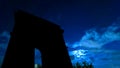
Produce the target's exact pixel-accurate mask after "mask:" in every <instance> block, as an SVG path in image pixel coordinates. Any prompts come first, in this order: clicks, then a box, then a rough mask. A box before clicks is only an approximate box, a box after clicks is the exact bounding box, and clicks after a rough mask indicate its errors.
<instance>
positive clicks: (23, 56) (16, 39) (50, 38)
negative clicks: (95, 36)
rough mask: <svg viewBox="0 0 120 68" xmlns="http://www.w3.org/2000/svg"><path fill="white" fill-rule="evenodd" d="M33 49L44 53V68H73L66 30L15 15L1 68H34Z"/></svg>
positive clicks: (20, 12) (41, 20)
mask: <svg viewBox="0 0 120 68" xmlns="http://www.w3.org/2000/svg"><path fill="white" fill-rule="evenodd" d="M34 48H37V49H39V50H40V52H41V55H42V68H57V67H58V66H59V68H72V64H71V60H70V57H69V55H68V51H67V48H66V46H65V42H64V39H63V30H62V29H61V28H60V27H59V26H58V25H56V24H53V23H51V22H49V21H46V20H44V19H42V18H38V17H36V16H33V15H31V14H28V13H26V12H23V11H16V12H15V24H14V28H13V31H12V32H11V38H10V41H9V45H8V48H7V52H6V55H5V58H4V61H3V64H2V68H34ZM56 66H57V67H56Z"/></svg>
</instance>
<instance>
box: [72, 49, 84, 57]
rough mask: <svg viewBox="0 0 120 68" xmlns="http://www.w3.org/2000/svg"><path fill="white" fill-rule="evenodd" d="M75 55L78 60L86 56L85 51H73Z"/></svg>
mask: <svg viewBox="0 0 120 68" xmlns="http://www.w3.org/2000/svg"><path fill="white" fill-rule="evenodd" d="M73 55H75V56H76V57H77V58H80V57H81V56H84V55H86V54H85V50H75V51H73Z"/></svg>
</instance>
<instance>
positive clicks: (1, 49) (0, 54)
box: [0, 31, 10, 66]
mask: <svg viewBox="0 0 120 68" xmlns="http://www.w3.org/2000/svg"><path fill="white" fill-rule="evenodd" d="M9 39H10V34H9V32H7V31H4V32H2V33H0V66H1V64H2V61H3V58H4V55H5V51H6V49H7V46H8V42H9Z"/></svg>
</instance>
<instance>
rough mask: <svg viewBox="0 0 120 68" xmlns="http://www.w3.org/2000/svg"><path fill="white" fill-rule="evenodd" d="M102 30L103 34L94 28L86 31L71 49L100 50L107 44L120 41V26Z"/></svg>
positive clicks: (114, 25) (115, 25) (111, 26)
mask: <svg viewBox="0 0 120 68" xmlns="http://www.w3.org/2000/svg"><path fill="white" fill-rule="evenodd" d="M101 29H102V28H101ZM104 29H105V32H103V33H100V32H99V31H97V29H95V28H94V29H90V30H88V31H86V33H85V35H84V36H83V37H82V38H81V39H80V41H77V42H75V43H74V44H73V45H72V46H73V48H76V47H80V46H83V47H88V48H101V47H102V46H104V45H105V44H107V43H110V42H112V41H117V40H120V30H119V29H120V25H117V24H112V25H110V26H108V27H106V28H104Z"/></svg>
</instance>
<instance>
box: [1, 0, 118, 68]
mask: <svg viewBox="0 0 120 68" xmlns="http://www.w3.org/2000/svg"><path fill="white" fill-rule="evenodd" d="M17 9H21V10H24V11H26V12H29V13H31V14H33V15H35V16H38V17H42V18H44V19H46V20H49V21H52V22H53V23H56V24H58V25H60V26H61V28H62V29H64V39H65V42H66V44H67V46H68V47H69V46H72V48H71V49H70V51H72V50H75V49H77V50H78V49H84V51H85V50H89V51H91V53H90V55H91V54H93V53H94V54H95V55H94V54H93V55H92V57H96V56H100V55H102V56H103V58H105V57H106V54H107V55H108V54H110V55H111V54H112V56H113V53H114V52H115V53H117V54H120V52H119V49H120V1H119V0H0V36H1V37H0V46H2V45H7V43H8V40H9V32H11V31H12V29H13V26H14V16H13V13H14V11H15V10H17ZM4 36H5V37H7V38H5V37H4ZM4 39H5V40H6V41H5V40H4ZM1 50H2V49H1ZM96 50H97V51H96ZM81 51H82V50H81ZM82 53H83V51H82ZM103 53H104V54H103ZM70 54H71V53H70ZM72 54H73V53H72ZM87 55H89V53H88V54H86V56H87ZM90 55H89V56H90ZM115 57H116V56H114V57H111V56H110V57H109V58H115ZM118 57H120V55H119V56H118V55H117V58H118ZM101 58H102V57H100V58H96V59H94V60H101ZM103 58H102V59H103ZM85 59H86V58H85ZM118 59H119V60H120V58H118ZM75 61H76V60H75ZM101 62H103V63H106V62H105V61H100V62H96V61H95V62H94V63H95V65H96V68H97V66H98V67H99V65H97V64H98V63H101ZM107 63H108V62H107ZM110 63H111V61H110ZM117 63H120V62H118V61H115V64H116V65H112V66H116V68H117V67H120V64H117ZM103 65H104V64H103ZM109 65H111V64H109ZM109 65H108V67H107V68H110V67H109ZM117 65H119V66H117ZM100 66H102V65H100ZM103 68H105V67H103ZM111 68H112V67H111ZM113 68H115V67H113Z"/></svg>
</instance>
